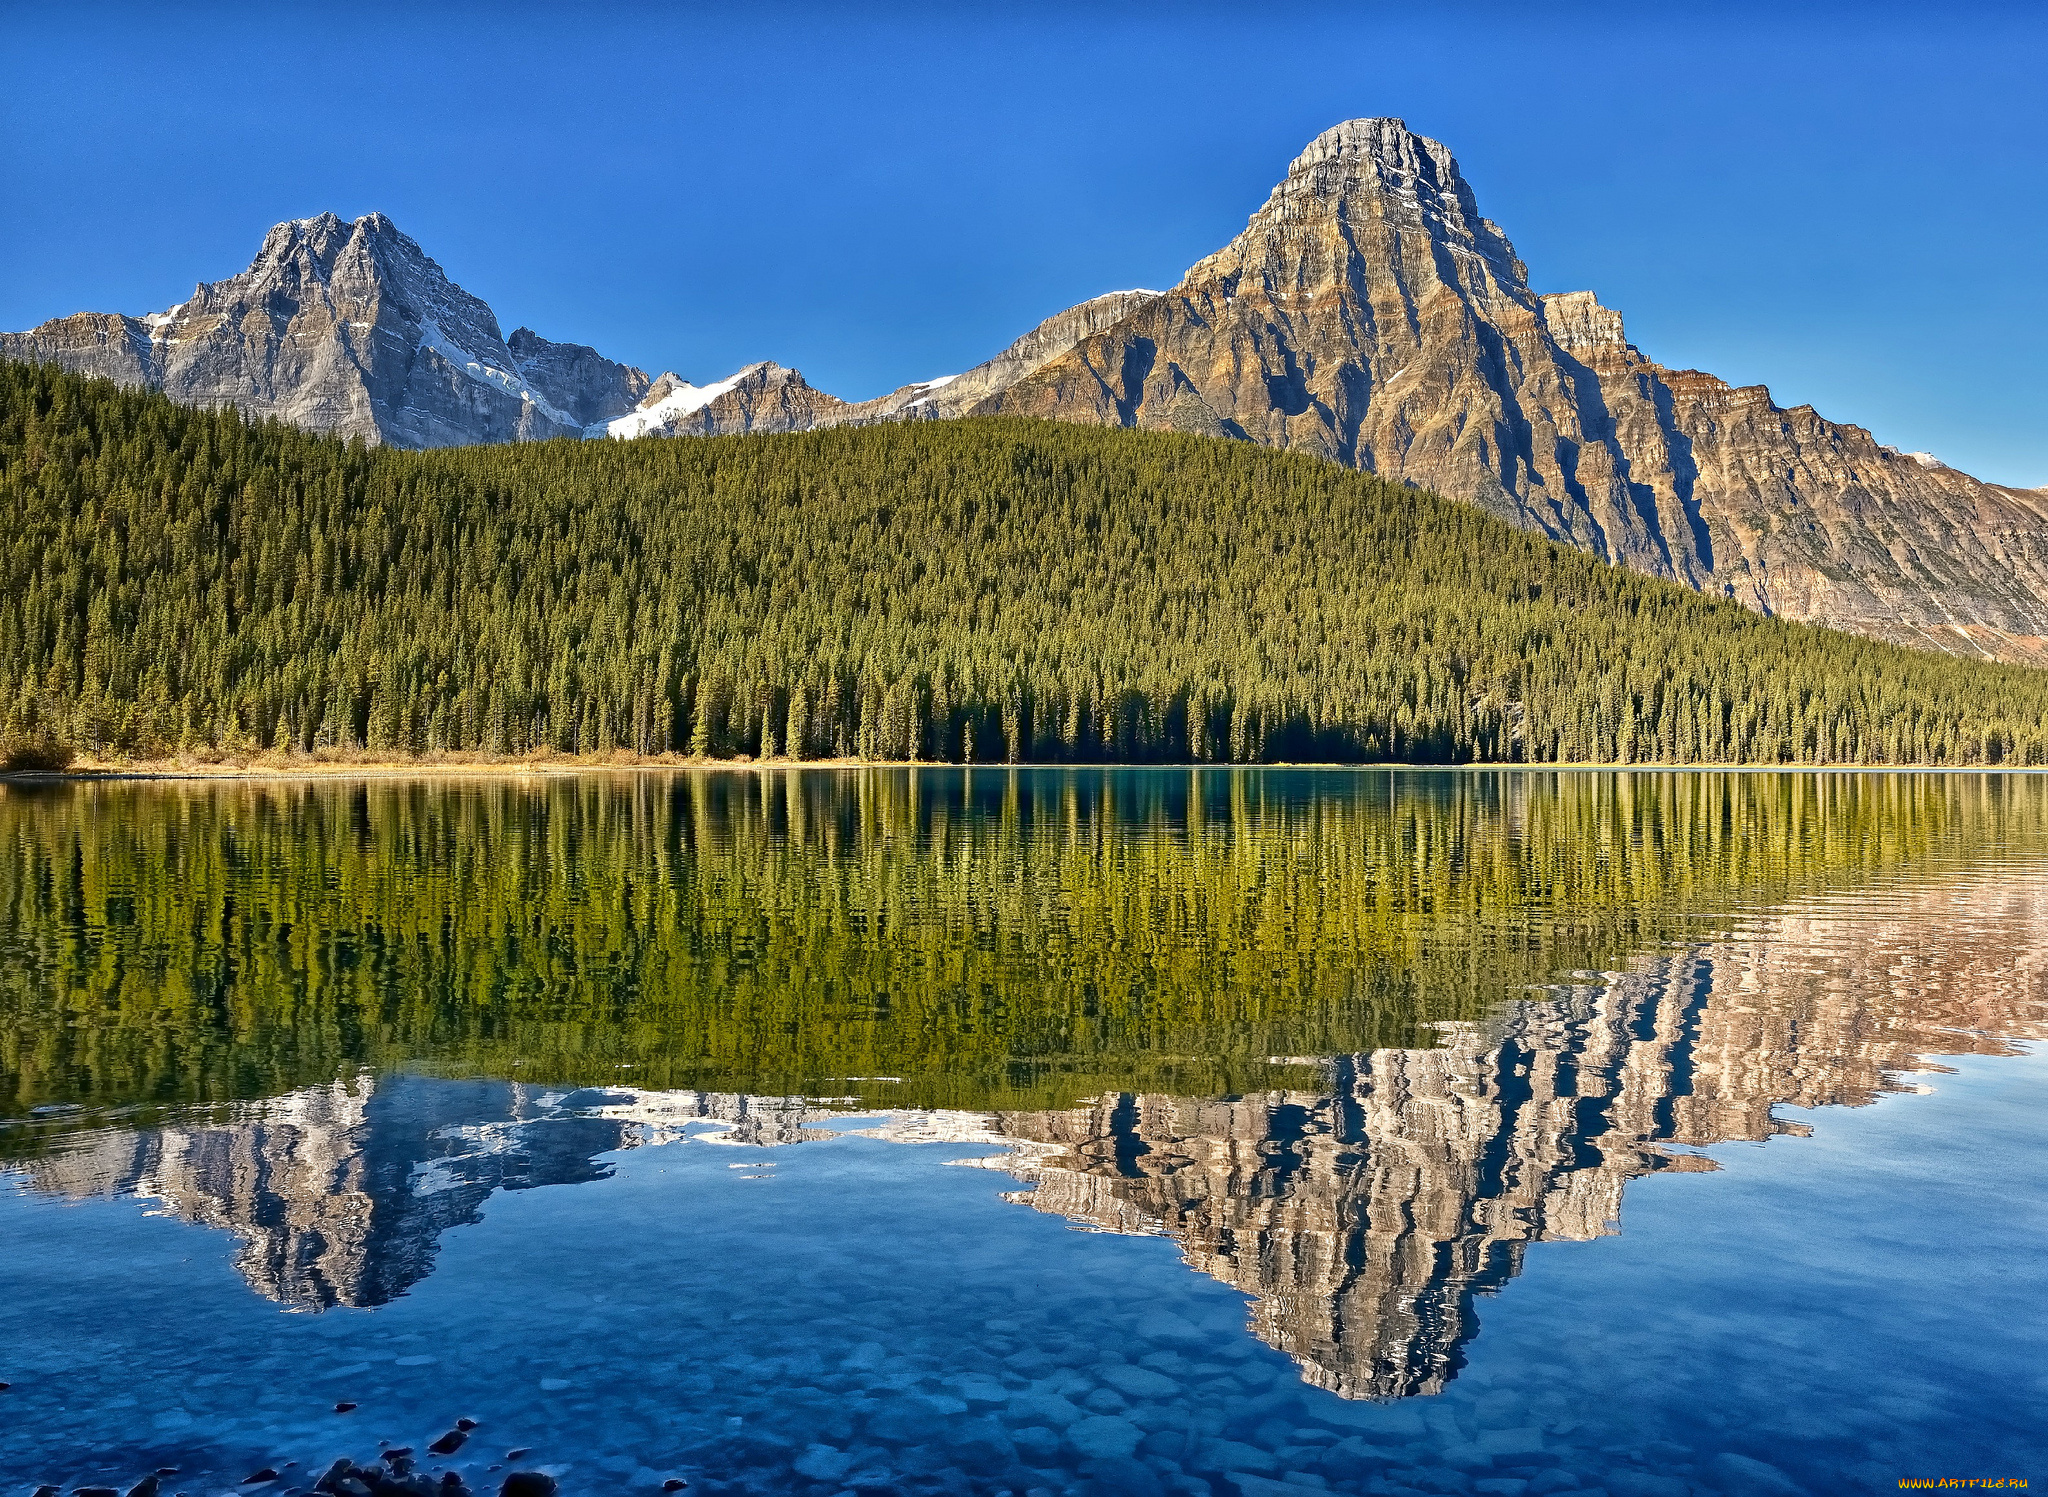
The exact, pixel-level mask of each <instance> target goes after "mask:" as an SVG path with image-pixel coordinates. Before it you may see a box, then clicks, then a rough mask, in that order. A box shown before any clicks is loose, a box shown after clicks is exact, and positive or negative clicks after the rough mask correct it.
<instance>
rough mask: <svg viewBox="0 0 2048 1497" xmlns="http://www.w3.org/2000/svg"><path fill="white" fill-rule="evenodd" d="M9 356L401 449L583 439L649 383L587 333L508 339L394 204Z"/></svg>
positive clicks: (6, 338) (269, 243)
mask: <svg viewBox="0 0 2048 1497" xmlns="http://www.w3.org/2000/svg"><path fill="white" fill-rule="evenodd" d="M514 345H516V346H514ZM0 356H4V357H12V358H31V359H48V360H51V361H53V362H56V363H60V364H63V365H65V366H66V367H67V368H73V369H78V370H80V371H81V372H85V373H90V374H97V375H102V376H105V377H108V378H111V379H115V380H118V381H120V382H121V383H124V384H136V385H144V386H147V387H149V388H151V389H158V390H162V391H163V392H164V393H165V394H167V395H170V396H171V397H172V398H174V399H177V400H181V401H186V402H188V403H190V404H194V405H222V404H228V405H234V406H238V407H240V408H241V409H242V410H244V411H246V412H248V413H249V414H251V415H264V416H277V417H281V418H282V419H284V420H287V421H290V422H293V423H294V424H296V425H299V426H303V427H306V428H308V429H309V430H312V431H323V432H332V433H334V434H336V435H338V436H355V437H361V438H362V439H363V440H364V441H366V442H371V443H383V442H390V443H393V444H395V445H397V446H401V447H441V446H449V445H454V444H458V443H464V442H491V441H509V440H513V439H515V438H536V437H556V436H582V435H584V434H585V432H586V431H587V430H588V429H589V428H590V427H592V426H593V425H596V426H599V427H600V429H601V427H602V424H603V423H605V422H607V421H610V420H613V419H614V418H616V417H618V416H620V415H622V414H624V413H625V412H627V411H630V410H632V409H633V406H634V403H635V402H636V401H637V400H638V399H639V398H640V396H641V394H642V393H643V392H644V391H645V390H646V388H647V376H646V375H645V374H642V373H641V372H640V371H639V370H637V369H632V368H629V367H627V366H626V365H624V364H619V363H615V362H614V361H612V360H610V359H607V358H604V357H603V356H602V355H600V354H599V353H598V352H597V351H596V350H595V349H591V348H586V347H583V346H582V345H580V344H567V343H550V342H548V340H546V339H545V338H542V337H540V336H539V335H538V334H535V333H533V332H530V331H528V330H526V329H521V330H520V331H519V333H517V334H515V335H514V339H513V345H508V344H507V342H506V340H505V337H504V335H503V333H502V332H501V331H500V328H499V324H498V318H497V314H496V313H495V312H493V311H492V310H491V308H490V306H489V305H488V304H486V303H485V302H484V301H483V300H482V299H480V298H478V297H475V296H472V295H470V294H469V293H468V292H467V291H465V290H463V289H462V287H460V286H459V285H457V284H456V283H455V282H454V281H452V280H450V279H449V277H448V274H447V272H446V271H444V270H443V269H442V268H441V266H440V265H439V264H438V263H437V262H436V261H435V260H434V259H433V258H432V257H431V256H429V255H428V254H427V253H426V252H425V251H424V250H422V249H421V248H420V246H419V245H418V244H417V243H416V242H415V241H414V240H413V239H412V238H411V237H409V236H408V235H407V234H405V233H404V232H403V231H402V230H400V229H399V227H398V226H397V225H396V224H395V223H393V222H392V221H391V220H390V219H389V218H387V217H385V216H384V215H383V214H381V213H366V214H364V215H363V216H362V217H360V218H357V219H355V220H353V221H350V220H345V219H342V218H341V217H339V216H338V215H336V214H333V213H320V214H316V215H314V216H313V217H311V218H294V219H287V220H285V221H284V222H283V223H280V224H277V225H274V226H273V227H272V228H271V229H270V231H269V232H268V233H266V234H265V235H264V236H263V243H262V246H261V247H260V248H259V249H258V250H257V252H256V256H255V258H254V259H253V260H251V261H250V262H249V267H248V269H246V270H244V271H242V272H241V273H240V274H239V275H235V276H230V277H229V278H228V279H226V280H224V281H211V282H202V283H200V285H199V286H198V287H196V288H195V289H194V291H193V293H192V296H191V297H190V298H189V299H188V300H186V301H184V302H181V303H179V304H178V305H177V306H175V307H172V308H170V309H169V310H167V311H164V312H157V313H152V314H151V315H149V316H147V317H140V318H136V317H123V316H119V315H117V314H108V313H85V314H81V315H79V316H77V317H70V318H60V319H57V320H56V321H53V322H48V323H45V324H44V325H43V326H42V327H39V328H37V329H35V330H34V331H32V332H28V333H9V334H0Z"/></svg>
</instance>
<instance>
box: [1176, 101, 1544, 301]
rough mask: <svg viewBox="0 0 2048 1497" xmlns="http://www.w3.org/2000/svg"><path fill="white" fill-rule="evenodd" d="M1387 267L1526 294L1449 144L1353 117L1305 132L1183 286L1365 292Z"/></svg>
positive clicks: (1469, 291) (1477, 289)
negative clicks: (1247, 212) (1273, 182)
mask: <svg viewBox="0 0 2048 1497" xmlns="http://www.w3.org/2000/svg"><path fill="white" fill-rule="evenodd" d="M1389 272H1394V273H1396V274H1397V275H1398V276H1399V277H1400V278H1401V280H1402V282H1403V284H1404V285H1406V286H1411V287H1417V288H1420V289H1426V288H1427V287H1429V286H1432V285H1439V284H1441V285H1446V286H1449V287H1451V288H1452V289H1454V290H1456V291H1457V292H1459V294H1461V295H1465V296H1469V297H1476V298H1479V299H1481V300H1484V301H1487V302H1495V301H1519V302H1524V303H1526V302H1527V300H1528V270H1527V268H1526V267H1525V266H1524V265H1523V264H1522V262H1521V260H1520V259H1519V258H1518V257H1517V256H1516V254H1515V249H1514V246H1513V245H1512V244H1510V243H1509V242H1508V239H1507V236H1506V235H1505V234H1503V233H1502V232H1501V231H1500V229H1499V227H1498V226H1497V225H1495V224H1493V223H1492V222H1490V221H1489V220H1487V219H1486V218H1485V217H1483V216H1482V215H1481V214H1480V212H1479V206H1478V202H1477V200H1476V199H1475V198H1474V197H1473V194H1472V189H1471V187H1470V186H1469V185H1467V183H1466V181H1465V179H1464V177H1463V175H1462V174H1460V172H1459V170H1458V162H1457V158H1456V157H1454V156H1453V155H1452V154H1451V152H1450V149H1449V148H1448V147H1447V146H1445V145H1444V144H1443V143H1442V142H1441V141H1435V140H1431V139H1429V138H1428V137H1427V136H1423V135H1417V134H1416V133H1415V132H1414V131H1412V130H1410V129H1409V128H1408V127H1407V125H1405V124H1404V123H1402V122H1401V121H1400V120H1397V119H1360V120H1346V121H1344V122H1343V123H1342V124H1339V125H1334V126H1332V127H1331V128H1330V129H1328V130H1325V131H1324V132H1323V133H1322V134H1321V135H1318V136H1317V137H1316V138H1315V139H1314V140H1312V141H1310V142H1309V145H1308V148H1307V149H1306V150H1304V151H1303V152H1302V153H1301V154H1300V155H1299V156H1297V157H1295V159H1294V161H1293V162H1292V163H1291V164H1290V165H1289V166H1288V168H1287V175H1286V176H1285V177H1283V178H1282V179H1281V180H1280V183H1279V185H1278V186H1276V187H1275V188H1274V189H1273V191H1272V195H1271V196H1269V197H1268V198H1267V199H1266V203H1265V206H1264V207H1262V208H1260V209H1259V211H1258V212H1257V213H1254V214H1253V215H1252V216H1251V219H1250V221H1249V222H1248V223H1247V224H1246V226H1245V230H1244V232H1243V233H1241V234H1239V235H1238V236H1237V238H1236V239H1234V240H1232V241H1231V242H1230V244H1229V245H1227V246H1226V247H1225V248H1224V249H1223V250H1221V251H1220V252H1219V253H1217V254H1214V255H1211V256H1209V257H1208V258H1207V259H1205V260H1202V261H1199V262H1197V263H1196V264H1195V265H1194V266H1193V267H1192V268H1191V269H1190V270H1189V271H1188V273H1187V275H1186V276H1185V277H1184V278H1183V280H1182V282H1181V284H1182V286H1183V287H1187V288H1191V287H1196V286H1200V285H1202V284H1204V283H1207V282H1212V281H1220V282H1223V283H1225V289H1226V292H1227V293H1228V294H1232V295H1235V294H1239V292H1240V289H1241V288H1240V282H1242V283H1244V285H1245V286H1246V287H1249V288H1256V289H1260V290H1264V291H1268V292H1284V293H1293V294H1296V295H1299V294H1303V293H1312V292H1314V291H1317V290H1319V289H1335V288H1339V287H1349V288H1351V289H1352V290H1354V291H1360V292H1364V291H1367V290H1368V289H1369V283H1370V282H1371V281H1372V279H1373V278H1374V277H1375V276H1383V275H1385V274H1387V273H1389ZM1417 278H1419V279H1417Z"/></svg>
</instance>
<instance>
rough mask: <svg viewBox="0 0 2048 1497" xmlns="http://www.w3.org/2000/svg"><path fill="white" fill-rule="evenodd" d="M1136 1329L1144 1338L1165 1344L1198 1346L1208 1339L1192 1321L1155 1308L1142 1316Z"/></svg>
mask: <svg viewBox="0 0 2048 1497" xmlns="http://www.w3.org/2000/svg"><path fill="white" fill-rule="evenodd" d="M1134 1329H1135V1330H1136V1331H1137V1333H1138V1335H1139V1337H1140V1338H1142V1339H1143V1340H1146V1341H1153V1342H1158V1343H1159V1344H1161V1345H1164V1346H1197V1345H1200V1344H1201V1343H1202V1342H1203V1341H1205V1340H1207V1339H1208V1338H1207V1337H1205V1336H1204V1335H1203V1334H1202V1331H1201V1328H1200V1327H1199V1326H1197V1325H1195V1324H1194V1323H1193V1322H1192V1321H1189V1320H1185V1319H1183V1318H1182V1317H1180V1316H1178V1315H1175V1314H1173V1313H1171V1312H1170V1311H1167V1310H1154V1311H1152V1312H1151V1313H1150V1314H1148V1315H1142V1316H1140V1317H1139V1318H1138V1323H1137V1325H1136V1326H1135V1327H1134Z"/></svg>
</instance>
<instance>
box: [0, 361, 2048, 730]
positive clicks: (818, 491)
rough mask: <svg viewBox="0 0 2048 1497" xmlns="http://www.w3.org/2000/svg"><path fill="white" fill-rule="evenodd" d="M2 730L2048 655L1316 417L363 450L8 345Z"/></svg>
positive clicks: (1056, 705) (588, 716)
mask: <svg viewBox="0 0 2048 1497" xmlns="http://www.w3.org/2000/svg"><path fill="white" fill-rule="evenodd" d="M0 735H4V736H5V738H6V739H7V740H8V741H10V742H15V743H20V742H23V741H29V740H33V739H36V738H38V737H44V738H48V739H51V740H54V741H57V742H60V743H62V744H65V745H69V746H72V747H75V748H77V749H81V750H84V751H88V752H92V753H98V754H104V755H156V754H163V753H169V752H190V751H193V750H195V749H200V748H208V749H216V750H221V751H226V752H233V753H241V752H253V751H258V750H273V751H301V752H314V751H318V750H321V749H323V748H333V749H365V750H370V751H376V752H381V753H388V754H393V755H412V754H433V753H442V752H482V753H502V754H528V753H533V752H536V751H540V750H554V751H561V752H572V753H582V754H605V753H614V752H625V753H632V754H641V755H652V754H662V753H684V754H696V755H708V756H713V757H722V756H738V755H753V756H760V757H773V756H787V757H796V758H813V757H823V756H846V755H857V756H861V757H867V758H874V759H924V760H968V761H973V762H1003V761H1012V762H1015V761H1105V760H1107V761H1132V762H1139V761H1144V762H1156V761H1187V760H1194V761H1211V760H1214V761H1276V760H1381V759H1387V760H1409V761H1469V760H1527V761H1586V760H1594V761H1623V762H1628V761H1647V760H1657V761H1669V762H1701V761H1716V762H1741V763H1783V762H1790V763H1839V762H1848V761H1867V762H1869V761H1874V762H1915V763H1943V764H1997V763H2022V764H2038V763H2043V762H2048V673H2043V672H2038V671H2034V670H2030V669H2027V668H2024V667H2017V666H2003V665H1992V664H1974V663H1967V662H1958V661H1956V660H1953V659H1949V658H1945V657H1940V656H1934V655H1926V654H1920V653H1915V652H1912V651H1907V650H1901V649H1897V648H1893V647H1890V646H1884V645H1878V644H1873V643H1869V642H1866V641H1863V640H1858V639H1854V638H1851V637H1849V636H1846V635H1841V634H1836V633H1832V632H1829V631H1827V630H1822V629H1816V628H1811V627H1806V626H1801V625H1793V624H1786V623H1782V622H1779V621H1775V620H1771V619H1766V618H1761V617H1758V616H1756V615H1754V614H1751V613H1749V612H1747V611H1746V610H1744V609H1742V608H1741V607H1739V606H1737V605H1735V604H1733V603H1729V602H1716V601H1713V600H1711V599H1707V598H1704V597H1701V596H1699V595H1698V594H1695V593H1692V592H1689V591H1686V590H1684V589H1682V588H1679V587H1676V586H1672V585H1669V584H1665V583H1661V582H1655V581H1651V580H1649V579H1646V578H1644V577H1641V576H1639V575H1636V574H1634V573H1630V572H1626V571H1623V570H1621V569H1619V568H1616V567H1612V566H1608V565H1606V564H1604V563H1601V562H1599V561H1597V560H1594V559H1592V558H1590V557H1587V556H1585V555H1583V554H1580V553H1578V552H1575V551H1571V550H1567V549H1564V548H1562V547H1559V546H1556V545H1553V544H1551V543H1549V542H1547V541H1544V540H1541V539H1539V538H1536V537H1534V536H1531V535H1528V534H1525V533H1523V532H1520V531H1517V530H1514V529H1511V528H1509V527H1508V526H1506V525H1504V524H1502V523H1500V522H1498V521H1496V520H1493V519H1490V518H1488V517H1487V516H1485V515H1483V514H1482V513H1480V512H1479V511H1478V510H1476V509H1474V508H1472V507H1470V506H1467V505H1462V504H1456V503H1451V502H1448V501H1445V500H1441V499H1438V498H1436V497H1434V496H1432V495H1429V494H1425V493H1420V492H1416V491H1412V490H1408V489H1404V488H1402V487H1400V486H1398V485H1394V484H1390V483H1386V482H1382V481H1380V480H1378V479H1375V478H1373V477H1371V476H1369V475H1365V474H1361V473H1356V472H1350V471H1346V470H1343V469H1340V468H1337V467H1335V466H1333V465H1330V464H1327V463H1324V462H1321V461H1319V460H1317V459H1315V458H1313V457H1308V456H1301V455H1293V454H1288V453H1283V452H1274V451H1270V450H1266V449H1262V448H1258V447H1253V446H1250V445H1247V444H1242V443H1231V442H1226V441H1220V440H1215V439H1211V438H1206V437H1198V436H1182V435H1175V434H1169V433H1149V432H1134V431H1124V430H1116V429H1099V428H1091V427H1086V426H1072V425H1054V424H1049V423H1038V422H1024V421H1017V420H968V421H958V422H943V423H919V424H909V425H885V426H874V427H864V428H855V429H839V430H831V431H822V432H811V433H804V434H799V435H791V436H774V437H729V438H716V439H708V440H674V441H660V442H641V443H633V444H614V443H601V442H576V441H557V442H546V443H529V444H518V445H512V446H488V447H485V446H479V447H468V448H457V449H451V450H443V451H438V452H426V453H412V452H399V451H392V450H379V451H374V452H370V451H364V450H363V449H361V448H360V447H351V446H345V445H343V444H342V443H340V442H338V441H334V440H331V439H326V438H319V437H313V436H308V435H306V434H303V433H300V432H296V431H292V430H289V429H286V428H284V427H282V426H279V425H275V424H252V423H249V422H246V421H244V420H243V419H242V418H241V417H240V416H238V415H236V414H235V413H234V412H232V411H220V412H204V411H192V410H186V409H181V408H179V407H177V406H174V405H172V404H171V403H170V402H169V401H167V400H165V399H163V398H161V397H158V396H153V395H146V394H139V393H134V392H128V391H122V390H120V389H117V388H116V387H115V386H113V385H112V384H109V383H106V382H103V381H92V380H86V379H82V378H79V377H76V376H72V375H68V374H64V373H61V372H59V371H57V370H55V369H53V368H49V367H39V366H30V365H23V364H7V365H0Z"/></svg>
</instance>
